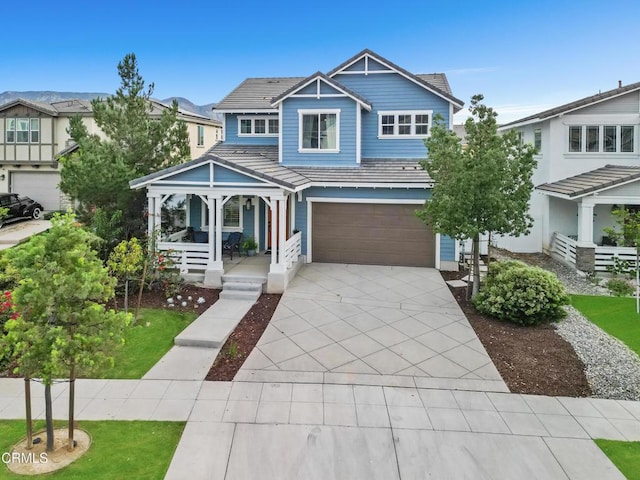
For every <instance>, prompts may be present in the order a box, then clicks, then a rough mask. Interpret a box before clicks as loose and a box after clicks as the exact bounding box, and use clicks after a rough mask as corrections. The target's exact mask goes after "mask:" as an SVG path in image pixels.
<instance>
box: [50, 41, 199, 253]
mask: <svg viewBox="0 0 640 480" xmlns="http://www.w3.org/2000/svg"><path fill="white" fill-rule="evenodd" d="M118 74H119V75H120V79H121V85H120V88H118V90H117V91H116V93H115V95H113V96H111V97H107V98H105V99H100V98H98V99H95V100H93V101H92V102H91V106H92V109H93V118H94V120H95V122H96V125H97V126H98V127H99V128H100V130H101V131H102V132H103V133H104V136H99V135H97V134H91V133H89V131H88V129H87V127H86V125H85V124H84V122H83V120H82V118H81V117H79V116H76V117H74V118H72V119H71V121H70V126H69V134H70V135H71V138H72V139H73V140H74V141H75V142H76V143H77V144H78V146H79V149H78V151H77V152H76V153H74V154H72V155H70V156H68V157H67V158H63V159H62V165H63V168H62V170H61V182H60V188H61V189H62V191H63V192H65V193H66V194H67V195H69V196H70V197H71V198H73V199H74V200H76V201H77V202H78V203H79V213H80V216H81V219H82V220H83V221H87V222H91V220H92V214H93V212H95V210H96V209H101V211H102V212H103V213H104V215H106V218H109V219H113V218H117V219H118V222H119V225H117V226H116V227H117V228H118V229H120V232H121V234H120V238H119V239H118V240H122V239H125V238H130V237H131V236H134V235H137V234H139V233H140V232H142V231H144V218H143V215H142V212H143V210H144V206H145V200H146V198H145V194H144V192H143V191H137V190H136V191H132V190H130V189H129V181H131V180H133V179H135V178H138V177H141V176H144V175H147V174H149V173H152V172H154V171H156V170H159V169H161V168H165V167H168V166H171V165H176V164H178V163H181V162H184V161H186V160H188V159H189V155H190V152H189V135H188V133H187V127H186V124H185V123H184V122H183V121H182V120H180V119H179V118H178V104H177V102H176V101H174V102H173V104H172V105H171V107H170V108H166V109H163V110H162V111H161V113H160V114H159V115H152V112H153V111H154V108H157V106H156V107H154V106H153V102H152V101H151V96H152V94H153V88H154V85H153V83H152V84H150V85H149V86H148V87H146V86H145V82H144V80H143V78H142V76H141V75H140V73H139V71H138V62H137V60H136V56H135V54H133V53H130V54H127V55H126V56H125V57H124V58H123V60H122V61H121V62H120V63H118ZM118 212H120V214H119V213H118ZM116 243H117V242H116Z"/></svg>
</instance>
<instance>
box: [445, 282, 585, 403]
mask: <svg viewBox="0 0 640 480" xmlns="http://www.w3.org/2000/svg"><path fill="white" fill-rule="evenodd" d="M441 274H442V277H443V278H444V279H445V280H454V279H460V278H462V277H463V276H464V275H466V272H441ZM449 289H450V290H451V293H453V296H454V297H455V299H456V300H457V302H458V304H459V305H460V308H461V309H462V311H463V312H464V314H465V315H466V317H467V319H468V320H469V323H470V324H471V326H472V327H473V329H474V330H475V332H476V334H477V335H478V338H479V339H480V341H481V342H482V345H484V348H485V349H486V350H487V353H488V354H489V357H491V360H492V361H493V363H494V365H495V366H496V368H497V369H498V372H500V375H501V376H502V378H503V380H504V381H505V383H506V384H507V386H508V387H509V390H511V392H513V393H528V394H538V395H553V396H558V395H561V396H568V397H586V396H589V395H591V389H590V388H589V384H588V382H587V379H586V377H585V374H584V368H585V367H584V364H583V363H582V360H580V359H579V358H578V356H577V355H576V353H575V352H574V350H573V348H572V347H571V344H569V343H568V342H567V341H565V340H564V339H563V338H562V337H560V335H558V333H557V332H556V331H555V329H554V328H553V326H552V325H550V324H541V325H536V326H526V327H525V326H521V325H516V324H513V323H509V322H504V321H501V320H496V319H493V318H490V317H487V316H485V315H482V314H481V313H479V312H478V311H477V310H476V308H475V307H474V306H473V304H472V303H471V302H470V301H468V300H467V299H466V288H464V287H462V288H451V287H449Z"/></svg>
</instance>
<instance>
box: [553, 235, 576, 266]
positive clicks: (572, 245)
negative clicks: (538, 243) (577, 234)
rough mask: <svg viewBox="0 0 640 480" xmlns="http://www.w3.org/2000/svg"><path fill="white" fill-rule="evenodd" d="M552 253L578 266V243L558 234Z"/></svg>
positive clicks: (554, 236) (554, 240)
mask: <svg viewBox="0 0 640 480" xmlns="http://www.w3.org/2000/svg"><path fill="white" fill-rule="evenodd" d="M552 251H553V252H554V253H557V254H558V255H560V256H561V257H562V258H563V259H564V260H565V261H567V262H569V263H571V264H573V265H575V264H576V241H575V240H573V239H572V238H569V237H567V236H566V235H562V234H561V233H558V232H556V233H554V234H553V249H552Z"/></svg>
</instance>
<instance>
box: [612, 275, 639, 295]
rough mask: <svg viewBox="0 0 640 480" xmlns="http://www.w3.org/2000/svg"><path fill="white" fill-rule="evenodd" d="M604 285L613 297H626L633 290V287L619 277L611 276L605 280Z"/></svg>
mask: <svg viewBox="0 0 640 480" xmlns="http://www.w3.org/2000/svg"><path fill="white" fill-rule="evenodd" d="M606 287H607V289H608V290H609V292H610V293H611V295H613V296H615V297H628V296H629V295H631V294H633V292H634V291H635V290H634V288H633V287H632V286H631V285H629V282H627V281H626V280H623V279H621V278H611V279H609V280H607V283H606Z"/></svg>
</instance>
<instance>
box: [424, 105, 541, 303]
mask: <svg viewBox="0 0 640 480" xmlns="http://www.w3.org/2000/svg"><path fill="white" fill-rule="evenodd" d="M483 99H484V97H483V96H482V95H475V96H473V97H472V99H471V107H470V108H469V110H470V112H471V117H470V118H468V119H467V121H466V122H465V129H466V133H467V136H466V139H467V145H466V147H465V148H463V146H462V144H461V139H460V138H459V137H458V136H457V135H456V134H455V133H454V132H452V131H450V130H449V129H448V128H447V125H445V123H444V122H443V120H442V117H440V118H437V119H435V122H434V126H433V128H432V130H431V136H430V137H429V138H428V139H426V140H425V145H426V147H427V149H428V158H427V160H425V161H423V162H422V167H423V168H424V169H425V170H426V171H427V172H428V173H429V176H430V177H431V178H432V179H433V180H434V187H433V191H432V196H431V198H430V199H429V200H428V201H427V202H426V203H425V205H424V208H423V209H422V210H420V211H418V212H417V214H418V216H419V217H420V218H421V219H422V220H423V221H425V222H426V223H429V224H431V225H432V226H433V229H434V230H435V231H436V232H438V233H441V234H444V235H448V236H450V237H453V238H455V239H457V240H463V239H469V238H470V239H472V241H473V289H472V296H475V294H476V293H477V292H478V289H479V285H480V251H479V244H480V236H481V235H485V234H489V233H497V234H507V235H515V236H519V235H522V234H526V233H528V232H529V230H530V229H531V226H532V224H533V219H532V218H531V216H530V215H529V214H528V205H529V199H530V197H531V191H532V189H533V182H532V180H531V178H532V175H533V170H534V168H535V166H536V161H535V160H534V158H533V155H534V152H535V149H534V147H533V146H532V145H530V144H522V143H521V142H520V140H519V139H518V135H517V133H516V132H515V131H509V132H508V133H506V134H504V135H499V134H498V126H497V121H496V117H497V113H496V112H495V111H494V110H493V109H492V108H491V107H487V106H486V105H484V104H483V103H482V100H483Z"/></svg>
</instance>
